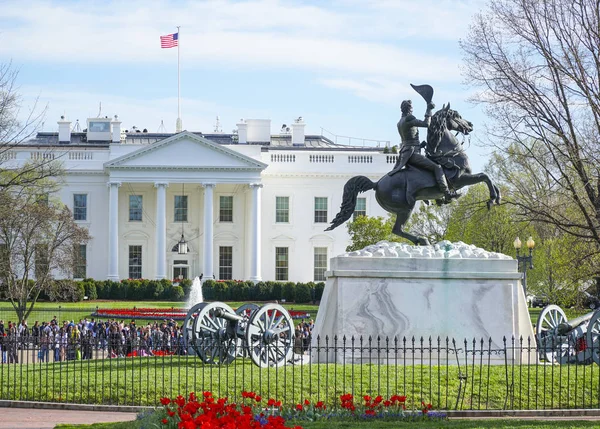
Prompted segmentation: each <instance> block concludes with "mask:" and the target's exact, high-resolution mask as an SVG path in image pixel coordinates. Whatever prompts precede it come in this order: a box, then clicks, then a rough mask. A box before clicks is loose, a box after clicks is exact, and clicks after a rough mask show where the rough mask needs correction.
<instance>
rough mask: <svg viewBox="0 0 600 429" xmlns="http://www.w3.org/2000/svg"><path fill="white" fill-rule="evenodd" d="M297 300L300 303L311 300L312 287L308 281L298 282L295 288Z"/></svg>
mask: <svg viewBox="0 0 600 429" xmlns="http://www.w3.org/2000/svg"><path fill="white" fill-rule="evenodd" d="M294 295H295V302H297V303H299V304H306V303H308V302H311V294H310V288H309V287H308V285H307V284H306V283H298V284H296V288H295V290H294Z"/></svg>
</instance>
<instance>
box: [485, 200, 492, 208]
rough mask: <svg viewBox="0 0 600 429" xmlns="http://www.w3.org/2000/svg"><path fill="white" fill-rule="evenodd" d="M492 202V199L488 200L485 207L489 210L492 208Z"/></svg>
mask: <svg viewBox="0 0 600 429" xmlns="http://www.w3.org/2000/svg"><path fill="white" fill-rule="evenodd" d="M492 204H494V200H489V201H488V202H487V203H486V205H487V209H488V210H491V209H492Z"/></svg>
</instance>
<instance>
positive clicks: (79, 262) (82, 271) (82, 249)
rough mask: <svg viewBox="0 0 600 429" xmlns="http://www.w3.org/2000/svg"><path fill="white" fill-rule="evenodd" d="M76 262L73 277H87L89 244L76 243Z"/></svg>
mask: <svg viewBox="0 0 600 429" xmlns="http://www.w3.org/2000/svg"><path fill="white" fill-rule="evenodd" d="M74 250H75V264H74V267H73V278H75V279H85V278H86V277H87V275H86V274H87V273H86V268H87V245H85V244H76V245H75V249H74Z"/></svg>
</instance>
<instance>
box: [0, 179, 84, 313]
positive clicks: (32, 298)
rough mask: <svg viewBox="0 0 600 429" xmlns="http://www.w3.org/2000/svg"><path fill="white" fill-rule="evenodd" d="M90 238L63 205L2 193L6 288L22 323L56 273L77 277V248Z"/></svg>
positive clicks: (2, 280)
mask: <svg viewBox="0 0 600 429" xmlns="http://www.w3.org/2000/svg"><path fill="white" fill-rule="evenodd" d="M89 238H90V237H89V234H88V231H87V229H85V228H81V227H80V226H79V225H77V224H76V223H75V222H74V221H73V214H72V213H71V212H70V211H69V209H68V208H67V207H66V206H64V205H63V204H61V203H59V202H53V201H48V202H46V201H45V200H40V199H39V196H38V195H33V194H27V193H9V192H5V191H4V192H0V242H1V243H2V244H1V245H0V290H1V291H2V293H3V295H4V296H5V298H6V299H8V300H9V301H10V303H11V304H12V306H13V307H14V309H15V311H16V313H17V316H18V318H19V320H22V319H25V318H27V316H28V315H29V313H30V312H31V310H32V309H33V306H34V305H35V303H36V301H37V299H38V297H39V295H40V293H41V292H42V291H48V290H49V289H50V286H51V283H52V279H53V277H54V276H55V275H57V276H59V277H64V276H70V275H71V273H72V271H73V268H74V265H75V264H76V262H77V260H76V257H77V255H78V253H77V251H76V250H77V249H76V246H78V245H80V244H85V243H87V241H88V240H89Z"/></svg>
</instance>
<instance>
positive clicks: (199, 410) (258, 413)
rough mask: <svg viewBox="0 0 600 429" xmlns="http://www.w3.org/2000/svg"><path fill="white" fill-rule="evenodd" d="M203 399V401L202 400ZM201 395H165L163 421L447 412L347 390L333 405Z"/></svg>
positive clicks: (197, 423)
mask: <svg viewBox="0 0 600 429" xmlns="http://www.w3.org/2000/svg"><path fill="white" fill-rule="evenodd" d="M200 399H201V401H200ZM200 399H198V398H197V397H196V395H195V393H194V392H192V393H190V394H189V397H188V399H187V400H186V399H185V398H184V397H183V396H178V397H177V398H175V399H169V398H162V399H161V400H160V402H161V404H162V405H164V407H165V408H164V410H162V411H159V412H162V413H166V414H164V418H163V419H162V423H163V424H164V425H165V427H168V428H178V429H196V428H242V429H245V428H263V429H302V427H301V426H294V427H293V428H289V427H288V426H286V425H285V424H286V421H289V420H293V421H302V420H305V421H315V420H325V419H340V420H356V419H377V418H379V419H390V420H391V419H393V420H401V421H406V420H409V421H414V420H442V419H445V418H446V415H445V414H443V413H436V412H431V408H432V407H431V404H428V403H425V402H421V404H422V407H421V409H420V410H415V411H407V410H406V406H405V403H406V396H403V395H392V396H391V397H390V398H389V399H385V398H383V397H382V396H381V395H378V396H376V397H374V398H373V397H371V396H369V395H365V396H363V397H362V398H361V399H362V401H359V402H357V403H355V402H354V396H353V395H352V394H350V393H346V394H343V395H341V396H340V403H339V404H337V405H336V406H334V407H332V408H333V410H331V409H329V408H328V407H327V405H326V404H325V403H324V402H323V401H317V402H315V403H314V404H311V402H310V401H309V400H308V399H305V400H304V401H303V402H302V403H300V404H297V405H295V406H294V407H292V408H291V409H288V408H286V407H284V406H282V403H281V401H277V400H276V399H274V398H269V399H268V400H263V398H262V397H261V396H260V395H258V394H257V393H255V392H242V399H241V401H240V403H237V404H236V403H230V402H229V400H228V398H227V397H225V398H218V399H215V398H214V397H213V395H212V392H204V393H203V394H202V397H201V398H200Z"/></svg>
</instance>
